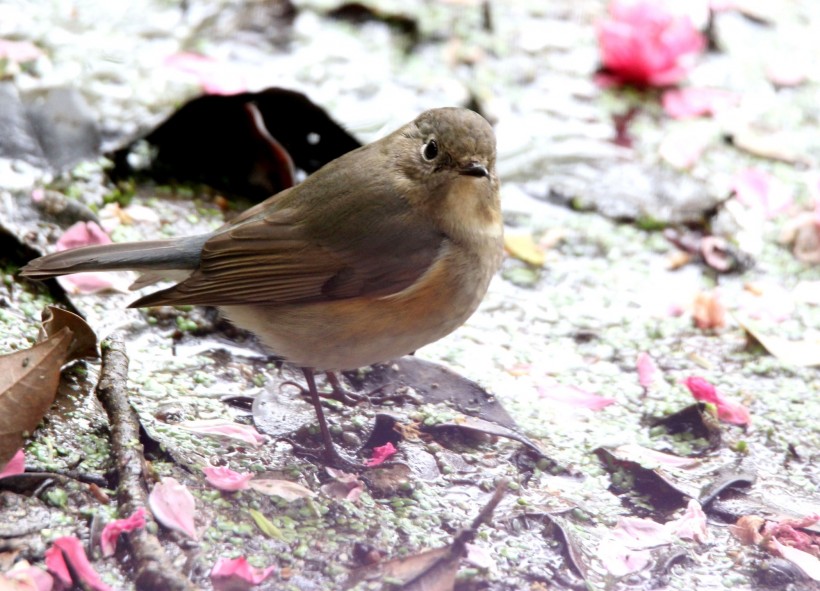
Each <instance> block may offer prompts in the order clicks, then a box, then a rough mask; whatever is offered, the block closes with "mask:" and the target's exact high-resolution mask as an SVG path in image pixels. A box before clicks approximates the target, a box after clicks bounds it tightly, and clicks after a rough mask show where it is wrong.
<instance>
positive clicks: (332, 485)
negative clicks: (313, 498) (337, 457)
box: [321, 468, 364, 502]
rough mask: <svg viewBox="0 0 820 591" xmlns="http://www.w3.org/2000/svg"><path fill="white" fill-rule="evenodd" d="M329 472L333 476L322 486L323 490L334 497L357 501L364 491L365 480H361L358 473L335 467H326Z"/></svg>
mask: <svg viewBox="0 0 820 591" xmlns="http://www.w3.org/2000/svg"><path fill="white" fill-rule="evenodd" d="M326 470H327V473H328V474H330V476H331V477H332V478H333V480H331V481H330V482H327V483H325V484H323V485H322V486H321V491H322V492H323V493H324V494H325V495H327V496H329V497H331V498H333V499H344V500H346V501H353V502H355V501H357V500H359V497H360V496H362V493H363V492H364V482H362V481H361V480H359V477H358V475H356V474H350V473H349V472H344V471H342V470H336V469H335V468H326Z"/></svg>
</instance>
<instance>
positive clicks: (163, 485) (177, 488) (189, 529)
mask: <svg viewBox="0 0 820 591" xmlns="http://www.w3.org/2000/svg"><path fill="white" fill-rule="evenodd" d="M148 506H149V507H150V508H151V513H153V514H154V517H155V518H156V520H157V521H159V522H160V523H161V524H162V525H164V526H165V527H167V528H168V529H173V530H176V531H179V532H182V533H184V534H185V535H186V536H188V537H190V538H193V539H194V540H195V539H196V538H197V535H196V526H195V525H194V513H195V512H196V503H195V502H194V496H193V495H192V494H191V492H190V491H189V490H188V489H187V488H186V487H185V485H184V484H180V483H179V482H177V481H176V480H175V479H174V478H163V479H162V481H161V482H160V483H159V484H157V485H155V486H154V488H153V490H152V491H151V494H150V495H148Z"/></svg>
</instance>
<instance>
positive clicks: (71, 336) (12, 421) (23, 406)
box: [0, 307, 97, 466]
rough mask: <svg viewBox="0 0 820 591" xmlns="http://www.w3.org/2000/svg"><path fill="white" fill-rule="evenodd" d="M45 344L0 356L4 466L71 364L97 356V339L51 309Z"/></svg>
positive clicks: (48, 403) (74, 317)
mask: <svg viewBox="0 0 820 591" xmlns="http://www.w3.org/2000/svg"><path fill="white" fill-rule="evenodd" d="M41 335H42V336H43V340H41V341H40V342H39V343H37V344H36V345H34V346H33V347H30V348H29V349H25V350H23V351H15V352H14V353H9V354H8V355H0V466H3V465H5V464H6V462H8V461H9V460H10V459H11V457H12V456H13V455H14V453H15V452H16V451H17V450H18V449H19V448H20V447H22V445H23V438H24V437H27V436H28V435H29V434H30V433H31V432H32V431H34V429H36V428H37V425H38V424H39V423H40V421H41V420H42V418H43V415H45V413H46V411H47V410H48V408H49V407H50V406H51V403H52V402H54V396H55V395H56V394H57V386H58V384H59V382H60V369H61V368H62V366H63V365H64V364H65V363H66V362H67V361H71V360H73V359H78V358H80V357H84V356H88V355H89V354H91V353H96V342H97V338H96V336H95V335H94V332H93V331H92V330H91V328H90V327H89V326H88V325H87V324H86V323H85V322H84V321H83V320H82V318H80V317H79V316H77V315H76V314H72V313H71V312H66V311H65V310H61V309H59V308H54V307H49V308H48V309H47V310H46V311H45V313H44V321H43V325H42V327H41Z"/></svg>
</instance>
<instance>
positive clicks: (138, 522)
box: [100, 507, 145, 556]
mask: <svg viewBox="0 0 820 591" xmlns="http://www.w3.org/2000/svg"><path fill="white" fill-rule="evenodd" d="M143 527H145V507H140V508H139V509H137V510H136V511H134V512H133V513H132V514H131V515H130V516H128V517H126V518H125V519H115V520H114V521H112V522H110V523H107V524H106V525H105V527H104V528H103V530H102V534H101V535H100V547H101V548H102V554H103V556H113V555H114V552H115V551H116V550H117V539H119V537H120V534H122V533H125V532H129V531H134V530H135V529H140V528H143Z"/></svg>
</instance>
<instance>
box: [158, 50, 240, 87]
mask: <svg viewBox="0 0 820 591" xmlns="http://www.w3.org/2000/svg"><path fill="white" fill-rule="evenodd" d="M165 67H167V68H170V69H172V70H176V71H177V72H183V73H185V74H190V75H191V76H193V78H194V79H195V80H196V81H197V82H198V83H199V84H200V85H201V86H202V89H203V90H204V91H205V92H207V93H208V94H225V95H228V94H237V93H240V92H244V91H245V90H246V89H247V84H246V83H245V80H244V77H243V76H242V74H241V73H239V71H238V69H237V68H236V67H234V66H233V65H232V64H228V63H224V62H219V61H217V60H215V59H213V58H210V57H207V56H204V55H201V54H198V53H190V52H181V53H176V54H174V55H171V56H169V57H168V58H166V59H165Z"/></svg>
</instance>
